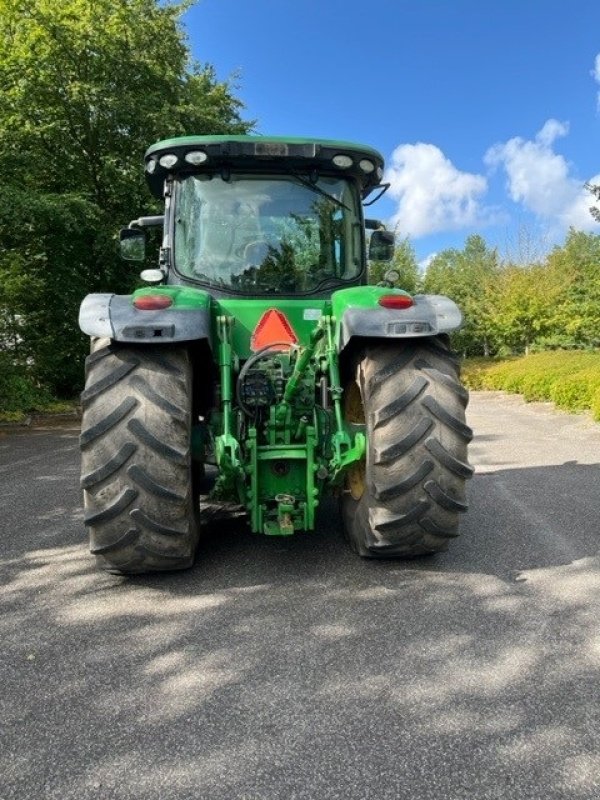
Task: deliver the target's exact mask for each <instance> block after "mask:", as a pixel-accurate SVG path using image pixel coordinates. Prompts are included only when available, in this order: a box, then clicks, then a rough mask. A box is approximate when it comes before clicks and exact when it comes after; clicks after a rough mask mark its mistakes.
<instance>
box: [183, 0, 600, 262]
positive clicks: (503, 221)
mask: <svg viewBox="0 0 600 800" xmlns="http://www.w3.org/2000/svg"><path fill="white" fill-rule="evenodd" d="M184 22H185V24H186V28H187V33H188V36H189V40H190V45H191V47H192V52H193V54H194V56H195V57H196V58H198V59H199V60H200V61H203V62H209V63H211V64H213V65H214V67H215V68H216V70H217V74H218V76H219V77H220V78H227V77H230V76H231V75H233V74H237V75H238V76H239V77H238V91H237V93H238V96H239V97H240V98H241V99H242V100H243V101H244V103H245V105H246V115H247V117H251V118H256V120H257V125H256V130H257V132H259V133H261V134H265V135H268V134H272V135H294V136H315V137H323V138H334V139H335V138H337V139H348V140H352V141H358V142H363V143H365V144H369V145H371V146H373V147H375V148H377V149H378V150H380V151H381V153H382V154H383V156H384V157H385V159H386V163H387V164H388V166H389V170H388V174H387V179H388V180H390V181H391V183H392V187H391V189H390V191H389V192H388V194H387V195H386V197H385V198H384V199H382V200H381V201H380V202H379V203H377V205H375V206H373V207H372V209H371V212H372V215H377V216H378V217H380V218H382V219H385V220H386V221H387V222H388V224H391V225H397V226H398V229H399V232H400V233H401V234H402V235H407V234H408V235H410V237H411V240H412V241H413V244H414V246H415V249H416V251H417V255H418V258H419V260H421V261H422V262H425V261H426V260H427V258H428V257H429V256H431V254H432V253H435V252H439V251H440V250H441V249H443V248H446V247H461V246H462V244H463V242H464V239H465V238H466V236H468V235H469V234H470V233H480V234H482V235H483V236H484V237H485V238H486V240H487V241H488V242H489V243H490V244H491V245H494V246H497V247H498V248H499V250H500V252H501V254H503V255H504V256H507V257H513V258H517V259H518V258H520V259H527V258H530V257H536V256H539V255H541V254H543V252H544V251H545V250H547V249H548V248H549V247H551V246H552V244H553V243H556V242H560V241H562V240H563V238H564V235H565V233H566V231H567V229H568V227H569V225H573V226H574V227H576V228H579V229H587V230H591V231H594V232H597V233H600V225H598V223H594V221H593V219H592V218H591V216H590V215H589V213H588V211H587V207H588V206H589V205H590V204H591V198H590V196H589V195H588V194H587V193H586V192H585V191H584V190H583V188H582V187H583V183H584V182H585V181H586V180H590V179H592V180H593V179H596V180H597V181H598V182H600V146H599V145H600V2H594V1H593V0H570V1H569V2H567V1H566V0H545V2H542V0H522V1H521V2H517V0H504V2H487V0H480V2H475V0H448V2H442V1H441V0H421V2H416V0H412V2H408V1H405V0H396V1H394V0H370V2H358V0H346V1H345V2H342V0H321V2H319V1H318V0H201V1H200V2H199V3H198V4H197V5H196V6H194V7H193V8H192V9H191V10H190V11H188V12H187V14H186V15H185V17H184Z"/></svg>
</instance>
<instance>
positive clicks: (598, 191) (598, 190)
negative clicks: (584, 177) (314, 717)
mask: <svg viewBox="0 0 600 800" xmlns="http://www.w3.org/2000/svg"><path fill="white" fill-rule="evenodd" d="M585 188H586V189H587V190H588V192H591V194H593V196H594V197H595V198H596V200H597V201H598V202H600V185H598V184H593V183H586V184H585ZM590 214H591V215H592V217H593V218H594V219H595V220H596V222H600V208H597V207H596V206H590Z"/></svg>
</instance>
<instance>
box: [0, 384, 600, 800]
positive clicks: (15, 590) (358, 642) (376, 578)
mask: <svg viewBox="0 0 600 800" xmlns="http://www.w3.org/2000/svg"><path fill="white" fill-rule="evenodd" d="M470 422H471V424H472V425H473V426H474V428H475V430H476V433H477V435H476V438H475V440H474V443H473V447H472V459H473V461H474V462H475V463H476V465H477V475H476V477H475V478H474V480H473V481H472V483H471V487H470V499H471V504H472V511H471V512H470V514H469V515H468V516H467V518H466V519H465V523H464V526H463V536H462V538H461V539H460V540H457V541H456V542H455V543H454V544H455V546H454V547H453V548H452V549H451V551H450V552H449V553H448V554H447V555H443V556H438V557H437V558H435V559H421V560H418V561H414V562H411V563H397V562H389V563H385V562H363V561H360V560H359V559H357V558H356V557H354V556H353V555H352V554H351V553H349V552H348V551H347V550H346V549H345V547H344V545H343V543H342V541H341V539H340V533H339V527H338V521H337V518H336V517H335V511H334V509H333V507H331V506H330V507H328V509H326V512H327V513H326V514H324V515H323V519H322V524H321V527H320V529H319V531H318V533H316V534H314V535H306V536H303V537H302V536H299V537H295V538H293V539H290V540H274V539H266V538H260V537H256V538H253V537H251V536H250V535H249V534H245V533H244V532H243V531H242V530H241V529H240V527H239V525H238V527H237V529H236V526H235V525H234V526H232V525H230V524H229V525H228V524H225V523H220V525H216V526H215V528H214V531H213V533H212V535H211V537H210V540H209V541H208V543H207V545H206V547H205V549H204V552H203V554H202V557H201V558H200V560H199V562H198V564H197V565H196V567H195V568H194V569H193V570H192V571H190V572H187V573H182V574H175V575H163V576H157V577H156V576H155V577H140V578H136V579H130V580H126V579H122V578H116V577H112V576H109V575H105V574H102V573H98V572H96V571H95V570H94V567H93V565H92V562H91V560H90V558H89V557H88V555H87V551H86V547H85V544H84V541H83V534H82V518H81V511H80V500H79V490H78V487H77V478H78V474H77V473H78V454H77V432H76V431H73V430H68V429H62V430H58V431H38V432H32V433H27V434H23V435H21V434H18V435H8V436H4V437H0V493H1V500H0V502H1V505H2V515H1V519H0V527H1V534H0V609H1V616H0V643H1V647H0V725H1V727H0V737H1V741H0V798H1V799H2V800H12V799H13V798H19V800H38V799H41V798H44V799H45V798H51V800H87V799H88V798H101V799H102V800H106V799H108V798H110V799H111V800H112V798H116V799H117V800H125V798H135V800H142V798H143V800H154V799H155V798H156V799H158V798H160V800H171V799H172V798H173V799H174V798H177V799H178V800H180V799H182V798H185V799H187V798H190V800H191V799H192V798H194V800H196V799H197V798H207V799H208V800H235V799H236V798H245V799H246V800H275V799H277V800H279V798H282V799H283V800H293V799H295V798H297V799H298V800H300V799H301V798H302V799H304V798H307V799H308V800H327V798H338V799H342V798H343V800H371V798H372V800H387V799H388V798H389V800H392V799H393V800H398V799H399V800H403V798H407V800H408V798H410V800H442V799H444V800H446V799H447V800H462V799H463V798H465V800H466V798H468V800H487V798H494V800H496V799H497V800H505V799H506V798H515V800H516V799H517V798H518V800H525V799H526V798H539V800H542V798H543V799H544V800H559V798H560V800H565V799H570V798H573V799H574V800H581V799H582V798H590V799H591V798H597V797H598V796H600V714H599V693H598V677H599V665H600V569H599V567H600V562H599V559H598V544H599V537H600V531H599V527H600V526H599V524H598V520H599V517H600V492H599V487H600V480H599V478H600V464H599V462H600V426H599V425H594V424H593V423H591V422H589V421H588V420H586V419H585V418H583V417H572V416H568V415H562V414H557V413H554V412H552V411H551V410H549V408H548V407H547V406H541V405H540V406H525V405H524V404H523V403H522V402H521V401H520V400H519V399H518V398H510V397H509V398H507V397H504V396H502V395H475V396H474V397H473V400H472V404H471V407H470Z"/></svg>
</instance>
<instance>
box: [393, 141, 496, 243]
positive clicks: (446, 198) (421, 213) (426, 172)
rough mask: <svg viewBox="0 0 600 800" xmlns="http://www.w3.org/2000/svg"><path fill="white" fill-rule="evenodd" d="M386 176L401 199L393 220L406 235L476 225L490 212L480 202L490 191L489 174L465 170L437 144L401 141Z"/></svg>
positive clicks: (423, 234)
mask: <svg viewBox="0 0 600 800" xmlns="http://www.w3.org/2000/svg"><path fill="white" fill-rule="evenodd" d="M384 180H386V181H389V183H390V184H391V186H390V195H391V196H392V197H393V198H394V199H395V200H396V201H397V203H398V207H397V209H396V212H395V213H394V215H393V216H392V219H391V224H392V225H393V226H394V227H395V226H397V227H398V228H399V230H400V232H401V234H402V235H403V236H412V237H414V238H418V237H419V236H425V235H427V234H430V233H435V232H436V231H447V230H452V229H457V228H465V227H469V226H473V225H475V224H477V223H481V222H482V221H483V218H484V217H485V216H486V214H487V212H485V211H484V210H483V209H482V208H481V205H480V198H481V197H482V196H483V195H484V194H485V193H486V191H487V180H486V179H485V177H484V176H483V175H474V174H472V173H469V172H461V171H460V170H458V169H457V168H456V167H455V166H454V164H453V163H452V162H451V161H450V160H449V159H448V158H446V156H445V155H444V154H443V153H442V151H441V150H440V149H439V147H436V146H435V145H433V144H426V143H424V142H418V143H417V144H401V145H400V146H399V147H397V148H396V149H395V150H394V152H393V154H392V158H391V165H390V166H389V167H388V169H387V170H386V175H385V178H384Z"/></svg>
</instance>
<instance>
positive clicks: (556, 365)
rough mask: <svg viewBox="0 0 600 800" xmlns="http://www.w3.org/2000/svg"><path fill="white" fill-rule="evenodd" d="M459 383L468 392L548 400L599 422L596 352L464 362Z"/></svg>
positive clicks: (599, 370) (599, 378)
mask: <svg viewBox="0 0 600 800" xmlns="http://www.w3.org/2000/svg"><path fill="white" fill-rule="evenodd" d="M463 380H464V382H465V384H466V385H467V386H468V387H469V388H470V389H489V390H503V391H506V392H515V393H517V394H522V395H523V397H524V398H525V400H527V401H532V400H550V401H552V402H553V403H555V405H556V406H557V407H558V408H561V409H564V410H565V411H573V412H577V411H591V412H592V416H593V417H594V419H595V420H597V421H598V422H600V351H587V350H586V351H572V350H569V351H567V350H552V351H547V352H544V353H534V354H532V355H529V356H522V357H518V358H516V357H515V358H508V359H503V360H501V361H500V360H496V359H489V358H485V359H484V358H474V359H467V360H466V361H465V362H464V365H463Z"/></svg>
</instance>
